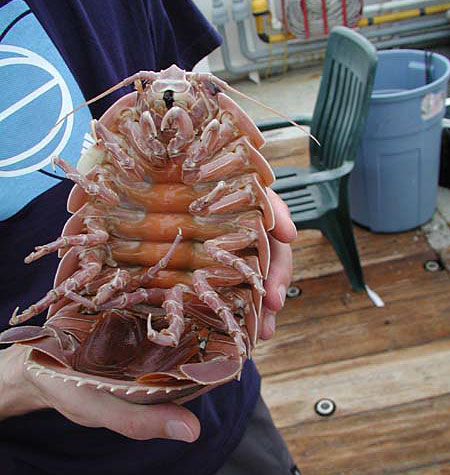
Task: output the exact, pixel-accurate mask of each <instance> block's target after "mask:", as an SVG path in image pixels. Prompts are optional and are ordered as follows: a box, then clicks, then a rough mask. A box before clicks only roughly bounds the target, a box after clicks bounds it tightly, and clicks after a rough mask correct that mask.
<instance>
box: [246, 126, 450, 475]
mask: <svg viewBox="0 0 450 475" xmlns="http://www.w3.org/2000/svg"><path fill="white" fill-rule="evenodd" d="M294 134H295V132H294ZM269 137H270V140H269V143H268V145H267V146H266V147H265V149H263V153H264V154H265V155H266V157H268V158H269V160H270V161H271V164H272V165H274V166H277V165H278V166H281V165H288V164H289V165H292V164H294V163H295V164H297V165H298V166H305V165H306V164H307V161H308V157H307V153H306V152H305V143H306V142H305V141H304V140H299V139H298V138H290V137H289V136H286V135H283V136H277V134H271V133H269ZM293 137H294V136H293ZM297 137H298V133H297ZM294 157H295V158H294ZM355 234H356V239H357V244H358V249H359V253H360V257H361V261H362V265H363V269H364V274H365V279H366V282H367V284H368V285H369V286H370V287H371V288H372V289H373V290H375V291H376V292H377V293H378V294H379V295H380V297H381V298H382V299H383V300H384V302H385V307H384V308H376V307H375V306H374V305H373V304H372V302H371V300H370V299H369V298H368V296H367V294H366V293H365V292H359V293H356V292H353V291H352V289H351V287H350V284H349V282H348V280H347V278H346V277H345V275H344V273H343V271H342V267H341V265H340V263H339V261H338V259H337V257H336V255H335V254H334V251H333V249H332V247H331V245H330V244H329V243H328V241H327V240H326V239H325V238H323V237H322V236H321V234H320V233H319V232H317V231H301V232H299V233H298V237H297V240H296V241H295V242H294V243H293V245H292V249H293V256H294V266H295V268H294V282H293V284H292V285H294V286H296V287H298V288H299V289H300V290H301V294H300V295H299V296H298V297H295V298H291V299H289V298H288V299H287V302H286V306H285V308H284V309H283V311H282V312H281V313H280V314H279V315H278V320H277V321H278V326H277V332H276V335H275V336H274V338H273V339H272V340H270V341H267V342H261V343H260V344H259V346H258V348H257V351H256V354H255V357H254V359H255V361H256V363H257V365H258V367H259V369H260V371H261V373H262V375H263V395H264V398H265V400H266V402H267V404H268V406H269V407H270V409H271V411H272V415H273V418H274V421H275V424H276V425H277V427H279V428H280V429H281V432H282V434H283V436H284V437H285V439H286V441H287V443H288V445H289V447H290V450H291V453H292V454H293V457H294V459H295V461H296V463H297V464H298V466H299V468H300V470H301V473H302V475H347V474H352V475H357V474H364V475H369V474H388V473H407V474H410V475H412V474H414V475H416V474H423V475H434V474H448V475H450V338H449V336H450V278H449V273H448V271H447V270H445V269H441V270H438V271H436V272H427V271H426V270H425V269H424V264H425V263H426V262H427V261H429V260H436V259H438V256H437V254H436V253H435V251H433V249H432V248H431V247H430V245H429V244H428V242H427V240H426V238H425V236H424V234H423V233H422V231H421V230H420V229H417V230H413V231H409V232H403V233H398V234H375V233H371V232H369V231H367V230H364V229H361V228H359V227H357V226H355ZM321 398H329V399H332V400H333V401H334V402H335V403H336V406H337V409H336V412H335V413H334V414H333V415H331V416H329V417H322V416H319V415H317V414H316V412H315V410H314V406H315V404H316V402H317V401H318V400H320V399H321Z"/></svg>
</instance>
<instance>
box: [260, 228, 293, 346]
mask: <svg viewBox="0 0 450 475" xmlns="http://www.w3.org/2000/svg"><path fill="white" fill-rule="evenodd" d="M269 242H270V252H271V262H270V269H269V274H268V276H267V280H266V282H265V289H266V296H265V297H264V300H263V309H262V312H263V315H262V317H263V319H262V328H261V332H260V338H261V339H263V340H267V339H268V338H271V337H272V335H273V333H274V331H275V314H276V312H278V311H280V310H281V309H282V308H283V306H284V301H285V299H286V291H287V288H288V287H289V284H290V283H291V280H292V251H291V246H290V245H289V244H286V243H282V242H280V241H278V240H277V239H275V238H274V237H272V236H270V235H269Z"/></svg>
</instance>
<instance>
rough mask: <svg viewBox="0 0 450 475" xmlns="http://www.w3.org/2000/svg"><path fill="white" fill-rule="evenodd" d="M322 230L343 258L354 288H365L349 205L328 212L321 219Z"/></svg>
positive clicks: (341, 258)
mask: <svg viewBox="0 0 450 475" xmlns="http://www.w3.org/2000/svg"><path fill="white" fill-rule="evenodd" d="M321 221H322V226H321V231H322V232H323V233H324V234H325V236H326V237H327V238H328V240H329V241H330V243H331V244H332V246H333V248H334V250H335V251H336V254H337V255H338V257H339V259H340V260H341V263H342V265H343V266H344V270H345V272H346V274H347V277H348V279H349V280H350V283H351V284H352V287H353V290H355V291H360V290H365V288H366V286H365V283H364V277H363V271H362V268H361V263H360V260H359V255H358V249H357V247H356V241H355V236H354V235H353V225H352V221H351V219H350V214H349V212H348V206H346V205H342V206H340V207H339V208H337V209H335V210H333V211H331V212H329V213H327V214H326V215H324V216H323V217H322V219H321Z"/></svg>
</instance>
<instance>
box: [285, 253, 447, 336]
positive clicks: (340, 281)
mask: <svg viewBox="0 0 450 475" xmlns="http://www.w3.org/2000/svg"><path fill="white" fill-rule="evenodd" d="M435 258H436V254H435V253H434V251H432V250H430V249H428V250H427V252H425V253H423V254H416V255H414V256H411V257H409V258H408V259H401V260H392V261H388V262H383V263H381V264H376V265H372V266H368V267H365V268H364V276H365V280H366V283H367V284H368V285H369V286H370V287H371V288H372V289H373V290H375V291H376V292H377V293H378V294H379V296H380V297H381V298H382V299H383V301H384V303H385V304H386V305H388V304H390V303H392V302H394V301H396V300H411V299H415V298H417V297H422V296H430V297H431V296H432V295H434V294H436V293H444V294H445V293H448V294H450V278H449V274H448V273H447V272H445V271H439V272H426V271H425V270H424V267H423V266H424V263H425V262H426V261H428V260H430V259H435ZM292 285H293V286H295V287H298V288H299V289H300V290H301V294H300V295H299V296H298V297H295V298H288V299H287V300H286V304H285V307H284V309H283V311H282V312H280V313H279V314H278V315H277V327H280V326H281V325H285V324H292V323H297V322H303V321H305V320H306V319H308V318H321V317H326V316H332V315H337V314H339V313H344V312H345V313H348V312H351V311H354V310H360V309H363V308H371V309H373V310H374V312H375V313H376V312H377V309H375V308H374V305H373V303H372V301H371V300H370V299H369V297H368V296H367V293H366V292H364V291H362V292H354V291H353V290H352V289H351V286H350V282H349V281H348V279H347V277H346V276H345V274H344V273H343V272H340V273H337V274H330V275H327V276H323V277H320V278H316V279H307V280H302V281H297V282H294V283H293V284H292Z"/></svg>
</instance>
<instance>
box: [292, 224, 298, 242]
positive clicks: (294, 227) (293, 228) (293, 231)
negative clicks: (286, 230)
mask: <svg viewBox="0 0 450 475" xmlns="http://www.w3.org/2000/svg"><path fill="white" fill-rule="evenodd" d="M291 227H292V233H293V236H294V238H295V236H297V227H296V226H295V223H294V221H291Z"/></svg>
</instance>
